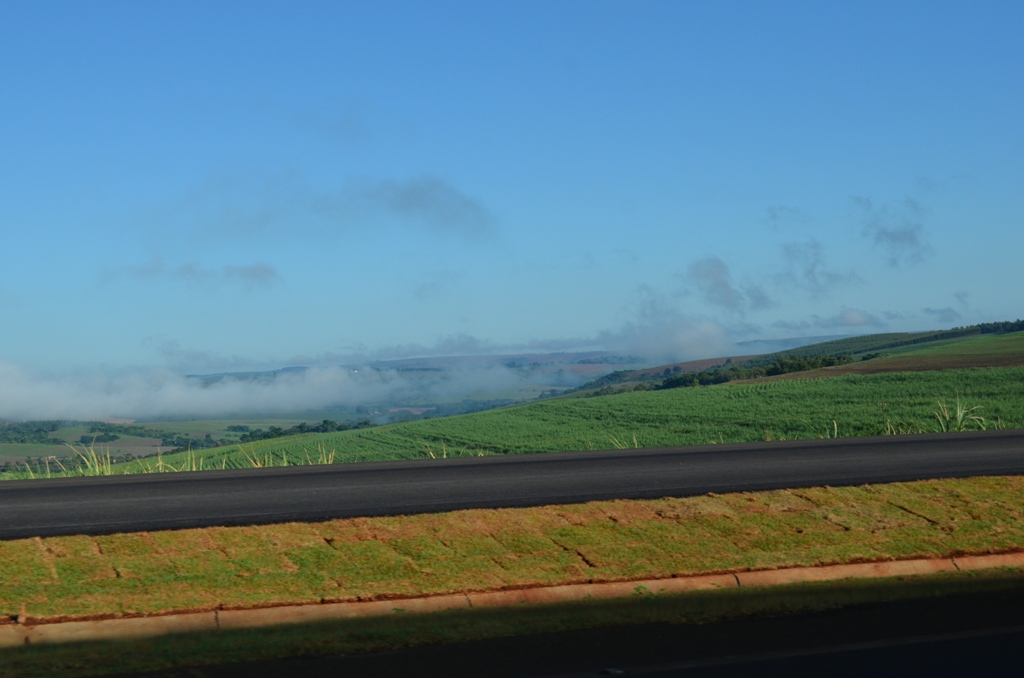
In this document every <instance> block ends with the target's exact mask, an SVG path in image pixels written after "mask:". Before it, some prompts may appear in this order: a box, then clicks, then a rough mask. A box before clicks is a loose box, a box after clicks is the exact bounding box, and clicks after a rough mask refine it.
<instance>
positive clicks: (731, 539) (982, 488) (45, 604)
mask: <svg viewBox="0 0 1024 678" xmlns="http://www.w3.org/2000/svg"><path fill="white" fill-rule="evenodd" d="M1020 548H1024V478H1020V477H993V478H971V479H965V480H942V481H924V482H916V483H894V484H890V485H878V486H864V487H852V488H817V489H807V490H780V491H774V492H757V493H745V494H732V495H719V496H715V495H707V496H702V497H691V498H685V499H659V500H652V501H606V502H593V503H590V504H580V505H568V506H551V507H544V508H536V509H499V510H471V511H457V512H453V513H445V514H433V515H421V516H406V517H396V518H359V519H350V520H334V521H329V522H325V523H317V524H294V523H293V524H285V525H273V526H264V527H237V528H209V529H198V530H181V531H173V532H154V533H135V534H120V535H112V536H106V537H84V536H78V537H55V538H45V539H26V540H17V541H9V542H0V563H2V567H3V581H4V586H3V588H2V589H0V614H4V615H12V616H13V615H16V614H17V613H18V611H19V607H20V605H21V604H22V603H24V604H25V605H26V608H27V611H28V614H29V615H31V616H32V617H33V618H36V619H40V618H47V617H65V616H88V615H109V614H113V615H117V614H125V613H144V614H149V613H158V612H167V611H170V610H183V609H217V608H219V607H221V606H223V607H246V606H254V605H255V606H258V605H269V604H284V603H302V602H320V601H323V600H354V599H356V598H361V599H366V598H368V597H375V596H380V597H387V596H418V595H423V594H437V593H446V592H454V591H471V590H488V589H498V588H506V587H524V586H537V585H546V584H561V583H572V582H581V581H613V580H622V579H639V578H656V577H668V576H672V575H684V574H693V573H700V572H721V571H742V570H748V569H771V568H777V567H789V566H799V565H818V564H829V563H842V562H850V561H858V560H878V559H890V558H915V557H928V556H940V555H948V554H951V553H976V552H980V553H985V552H998V551H1005V550H1015V549H1020Z"/></svg>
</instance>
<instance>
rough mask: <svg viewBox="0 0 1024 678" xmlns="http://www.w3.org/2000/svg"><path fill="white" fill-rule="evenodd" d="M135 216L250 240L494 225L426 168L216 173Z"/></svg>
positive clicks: (170, 231)
mask: <svg viewBox="0 0 1024 678" xmlns="http://www.w3.org/2000/svg"><path fill="white" fill-rule="evenodd" d="M138 220H139V221H140V222H141V223H143V224H144V225H146V226H148V227H149V229H148V230H151V231H152V232H154V233H157V234H160V235H162V237H163V238H164V239H165V240H166V239H169V238H178V237H181V233H182V232H188V233H189V234H190V237H191V238H193V239H194V240H199V239H203V240H209V239H220V240H227V241H232V242H233V241H238V240H241V239H244V240H245V241H246V242H250V241H251V240H252V239H254V238H256V239H259V238H273V239H281V238H287V239H289V240H294V239H296V238H321V239H322V238H333V237H337V236H339V235H343V234H349V233H354V232H362V231H365V230H367V229H370V228H382V227H383V228H389V229H390V228H393V229H399V230H403V229H404V230H409V231H415V232H420V233H425V234H428V235H435V236H443V237H450V238H459V239H464V240H471V241H480V240H486V239H488V238H491V237H494V236H495V235H496V233H497V224H498V219H497V217H496V216H495V215H494V214H493V213H492V212H491V211H490V210H489V209H487V207H486V206H484V205H483V203H481V202H480V201H479V200H478V199H476V198H474V197H472V196H471V195H469V194H468V193H466V192H465V191H463V190H461V189H459V188H458V187H457V186H455V185H454V184H453V183H451V182H449V181H447V180H445V179H443V178H441V177H438V176H435V175H433V174H429V173H427V174H421V175H419V176H414V177H411V178H407V179H393V178H352V179H349V180H347V181H345V182H342V183H340V184H338V185H335V186H333V187H322V186H317V185H315V184H314V183H313V182H311V181H310V180H309V179H308V178H307V177H306V176H305V175H303V174H301V173H299V172H291V173H284V174H278V175H265V176H240V177H223V178H218V179H213V180H209V181H206V182H204V183H202V184H199V185H197V186H194V187H192V189H190V190H189V191H188V192H187V193H186V194H184V195H181V196H180V197H179V198H178V199H176V200H174V201H172V202H170V203H168V204H164V205H157V206H152V207H150V208H148V209H147V210H146V211H145V212H143V213H142V214H140V215H139V216H138Z"/></svg>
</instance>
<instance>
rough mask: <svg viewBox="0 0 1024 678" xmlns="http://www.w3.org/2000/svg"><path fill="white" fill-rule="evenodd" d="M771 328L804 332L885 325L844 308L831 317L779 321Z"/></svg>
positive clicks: (862, 313)
mask: <svg viewBox="0 0 1024 678" xmlns="http://www.w3.org/2000/svg"><path fill="white" fill-rule="evenodd" d="M772 326H773V327H777V328H779V329H784V330H789V331H801V332H802V331H806V330H811V329H828V330H840V329H877V328H881V327H884V326H885V323H884V322H883V321H882V320H880V319H879V318H878V317H877V316H875V315H872V314H870V313H868V312H866V311H862V310H860V309H857V308H844V309H842V310H841V311H840V312H839V313H837V314H836V315H833V316H828V317H824V318H823V317H821V316H819V315H812V316H811V317H810V318H809V319H807V320H797V321H789V320H780V321H777V322H775V323H773V324H772Z"/></svg>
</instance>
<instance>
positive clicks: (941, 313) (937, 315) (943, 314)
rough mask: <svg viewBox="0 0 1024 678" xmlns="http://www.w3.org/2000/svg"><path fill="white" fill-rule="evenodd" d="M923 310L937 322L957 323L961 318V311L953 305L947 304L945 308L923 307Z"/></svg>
mask: <svg viewBox="0 0 1024 678" xmlns="http://www.w3.org/2000/svg"><path fill="white" fill-rule="evenodd" d="M921 310H922V311H923V312H924V314H925V315H927V316H928V317H930V318H932V319H933V320H934V321H935V322H940V323H944V324H952V323H955V322H957V321H959V320H960V318H961V316H960V313H959V312H957V311H956V310H955V309H954V308H953V307H951V306H946V307H945V308H923V309H921Z"/></svg>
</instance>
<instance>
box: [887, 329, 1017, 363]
mask: <svg viewBox="0 0 1024 678" xmlns="http://www.w3.org/2000/svg"><path fill="white" fill-rule="evenodd" d="M887 353H891V354H892V355H900V356H942V357H950V356H982V355H984V356H997V355H1017V356H1024V332H1010V333H1007V334H982V335H974V336H969V337H958V338H956V339H943V340H941V341H935V342H930V343H927V344H919V345H912V346H900V347H898V348H893V349H890V350H889V351H887Z"/></svg>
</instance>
